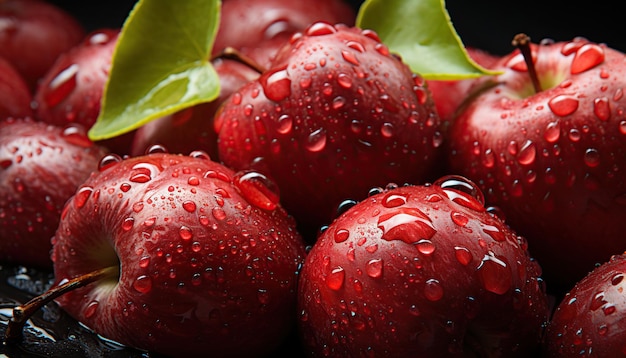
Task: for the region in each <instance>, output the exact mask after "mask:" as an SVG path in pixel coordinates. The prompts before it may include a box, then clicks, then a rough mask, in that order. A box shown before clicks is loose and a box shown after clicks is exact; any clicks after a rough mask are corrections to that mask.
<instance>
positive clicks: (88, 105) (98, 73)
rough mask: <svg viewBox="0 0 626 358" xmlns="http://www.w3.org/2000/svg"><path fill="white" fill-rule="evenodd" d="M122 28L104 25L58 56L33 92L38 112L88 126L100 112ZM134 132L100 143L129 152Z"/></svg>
mask: <svg viewBox="0 0 626 358" xmlns="http://www.w3.org/2000/svg"><path fill="white" fill-rule="evenodd" d="M119 33H120V29H116V28H115V29H114V28H102V29H98V30H94V31H92V32H90V33H89V34H88V35H87V36H86V37H85V39H84V40H83V41H82V42H80V43H79V44H77V45H75V46H74V47H72V48H71V49H69V50H68V51H66V52H64V53H63V54H61V55H60V56H59V58H58V59H57V61H56V62H55V63H54V64H53V65H52V67H51V68H50V69H49V70H48V71H47V72H46V74H45V75H44V76H43V78H42V79H41V81H40V84H39V86H38V87H37V91H36V92H35V94H34V105H35V116H36V118H37V119H39V120H41V121H43V122H46V123H52V124H54V125H61V126H62V125H66V124H68V123H79V124H81V125H82V126H84V127H85V128H87V129H89V128H91V127H92V126H93V124H94V123H95V122H96V119H97V118H98V115H99V114H100V106H101V100H102V94H103V92H104V86H105V84H106V81H107V79H108V77H109V71H110V69H111V62H112V59H113V51H114V50H115V45H116V44H117V39H118V38H119ZM133 135H134V132H129V133H126V134H123V135H121V136H117V137H114V138H111V139H106V140H102V141H98V142H97V143H98V144H100V145H102V146H105V147H107V148H108V149H109V150H110V151H112V152H115V153H118V154H120V155H126V154H129V153H130V147H131V143H132V139H133Z"/></svg>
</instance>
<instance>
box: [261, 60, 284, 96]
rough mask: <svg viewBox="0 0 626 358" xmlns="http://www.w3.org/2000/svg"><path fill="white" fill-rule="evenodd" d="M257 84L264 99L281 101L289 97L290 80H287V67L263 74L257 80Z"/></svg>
mask: <svg viewBox="0 0 626 358" xmlns="http://www.w3.org/2000/svg"><path fill="white" fill-rule="evenodd" d="M259 82H260V83H261V86H262V88H263V93H264V94H265V97H267V98H269V99H270V100H272V101H276V102H278V101H282V100H283V99H285V98H287V97H289V96H290V95H291V79H289V73H288V72H287V65H284V66H281V67H278V68H276V69H273V70H270V71H268V72H267V73H264V74H263V75H262V76H261V77H260V78H259Z"/></svg>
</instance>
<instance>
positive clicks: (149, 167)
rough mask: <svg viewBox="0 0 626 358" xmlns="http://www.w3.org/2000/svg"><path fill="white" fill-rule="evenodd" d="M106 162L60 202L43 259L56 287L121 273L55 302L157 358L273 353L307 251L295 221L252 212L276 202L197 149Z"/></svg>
mask: <svg viewBox="0 0 626 358" xmlns="http://www.w3.org/2000/svg"><path fill="white" fill-rule="evenodd" d="M115 158H116V157H115V156H112V157H108V158H107V159H106V160H104V161H103V163H107V164H103V165H102V166H101V171H99V172H96V173H94V174H93V175H92V176H91V177H90V178H89V179H88V180H86V181H85V182H84V183H83V184H82V185H81V187H80V188H79V189H78V190H77V191H76V194H75V195H74V196H73V198H72V199H71V200H70V201H69V202H68V205H67V206H66V208H65V210H64V213H63V217H62V219H61V222H60V225H59V228H58V230H57V232H56V235H55V237H54V239H53V244H54V249H53V256H52V257H53V259H54V275H55V278H56V282H57V283H61V282H64V280H65V279H71V278H74V277H77V276H80V275H82V274H85V273H88V272H91V271H93V270H96V269H101V268H104V267H109V266H119V271H120V272H119V277H113V278H110V279H108V280H102V281H98V282H95V283H93V284H91V285H88V286H85V287H83V288H79V289H76V290H74V291H71V292H68V293H66V294H64V295H63V296H61V297H60V298H59V299H58V300H57V302H58V303H59V304H60V306H61V308H63V309H64V310H65V311H66V312H68V313H69V314H70V315H71V316H73V317H74V318H76V319H77V320H78V321H80V322H82V323H83V324H85V325H86V326H88V327H90V328H91V329H93V330H94V331H95V332H96V333H98V334H100V335H102V336H104V337H107V338H109V339H112V340H115V341H118V342H120V343H122V344H125V345H127V346H131V347H135V348H139V349H144V350H149V351H151V352H154V353H157V354H164V355H167V356H177V357H178V356H180V357H188V356H198V355H203V356H204V355H206V356H242V357H244V356H245V357H247V356H250V357H251V356H263V355H264V354H268V353H270V352H271V351H272V350H273V349H276V347H277V346H278V345H279V344H280V343H281V342H282V341H283V340H284V339H285V337H286V336H287V335H288V334H289V332H290V330H291V329H293V327H294V325H295V318H296V314H295V307H296V284H297V274H298V270H299V267H300V265H301V264H302V261H303V258H304V256H305V247H304V242H303V240H302V239H301V237H300V235H299V234H298V232H297V231H295V228H294V226H295V222H294V221H293V218H291V217H290V216H289V215H288V214H287V213H286V212H285V211H284V210H283V209H282V208H281V207H280V206H275V205H274V207H272V206H271V205H270V206H267V207H265V206H263V208H260V206H259V205H260V204H261V203H263V204H264V205H265V204H276V202H268V200H267V199H266V198H265V199H263V198H264V197H255V196H254V195H250V193H252V194H254V193H255V191H254V190H252V191H249V190H245V188H244V186H242V185H241V183H246V181H245V180H244V177H241V176H240V175H237V174H236V173H235V172H233V171H232V170H230V169H229V168H227V167H224V166H223V165H221V164H219V163H216V162H213V161H211V160H210V159H209V158H208V156H207V155H206V153H199V152H195V153H192V155H190V156H183V155H175V154H168V153H159V152H150V154H146V155H143V156H139V157H127V158H126V159H124V160H119V157H117V159H115ZM114 159H115V160H114ZM240 188H243V189H240ZM257 188H259V187H257ZM241 193H243V194H241ZM256 193H258V192H256Z"/></svg>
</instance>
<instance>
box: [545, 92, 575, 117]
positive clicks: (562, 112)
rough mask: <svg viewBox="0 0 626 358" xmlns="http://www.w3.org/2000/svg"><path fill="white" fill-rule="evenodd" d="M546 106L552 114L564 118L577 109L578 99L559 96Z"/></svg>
mask: <svg viewBox="0 0 626 358" xmlns="http://www.w3.org/2000/svg"><path fill="white" fill-rule="evenodd" d="M548 106H549V107H550V110H552V113H554V114H555V115H557V116H560V117H565V116H567V115H570V114H572V113H574V112H576V110H577V109H578V99H577V98H576V97H574V96H572V95H565V94H560V95H558V96H555V97H554V98H552V99H550V100H549V101H548Z"/></svg>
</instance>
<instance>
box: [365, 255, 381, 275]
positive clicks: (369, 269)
mask: <svg viewBox="0 0 626 358" xmlns="http://www.w3.org/2000/svg"><path fill="white" fill-rule="evenodd" d="M365 273H367V275H368V276H369V277H371V278H379V277H381V276H382V275H383V260H382V259H371V260H369V261H368V262H367V263H366V264H365Z"/></svg>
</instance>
